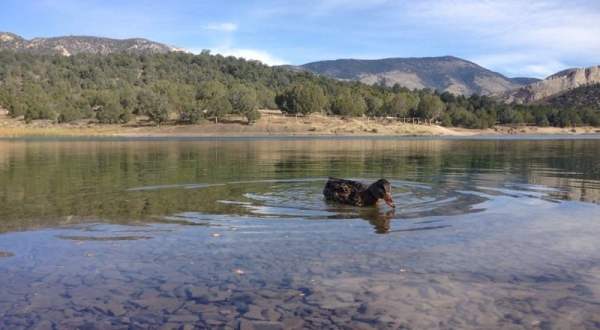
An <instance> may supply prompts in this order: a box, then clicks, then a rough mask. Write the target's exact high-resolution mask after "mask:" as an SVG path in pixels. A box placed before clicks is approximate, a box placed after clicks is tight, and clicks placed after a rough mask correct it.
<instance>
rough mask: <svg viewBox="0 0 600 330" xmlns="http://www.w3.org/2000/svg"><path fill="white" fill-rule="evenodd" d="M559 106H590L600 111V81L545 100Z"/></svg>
mask: <svg viewBox="0 0 600 330" xmlns="http://www.w3.org/2000/svg"><path fill="white" fill-rule="evenodd" d="M543 103H545V104H549V105H551V106H553V107H558V108H590V109H593V110H597V111H600V83H597V84H593V85H586V86H581V87H577V88H574V89H571V90H569V91H567V92H564V93H561V94H558V95H555V96H553V97H550V98H548V99H546V100H544V102H543Z"/></svg>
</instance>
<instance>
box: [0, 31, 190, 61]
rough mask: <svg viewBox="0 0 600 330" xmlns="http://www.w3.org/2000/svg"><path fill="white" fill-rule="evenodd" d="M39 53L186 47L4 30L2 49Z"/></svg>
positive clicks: (0, 36) (158, 50)
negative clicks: (35, 35) (32, 35)
mask: <svg viewBox="0 0 600 330" xmlns="http://www.w3.org/2000/svg"><path fill="white" fill-rule="evenodd" d="M3 49H6V50H14V51H17V52H26V53H33V54H38V55H64V56H70V55H75V54H81V53H89V54H102V55H106V54H111V53H118V52H125V53H132V54H157V53H160V54H163V53H168V52H174V51H183V50H182V49H179V48H175V47H172V46H168V45H166V44H163V43H159V42H155V41H151V40H148V39H144V38H128V39H113V38H106V37H95V36H77V35H70V36H60V37H49V38H33V39H25V38H23V37H22V36H20V35H17V34H15V33H11V32H0V50H3Z"/></svg>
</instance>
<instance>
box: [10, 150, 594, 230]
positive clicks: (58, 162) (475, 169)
mask: <svg viewBox="0 0 600 330" xmlns="http://www.w3.org/2000/svg"><path fill="white" fill-rule="evenodd" d="M599 146H600V141H595V140H576V141H575V140H568V141H521V142H515V141H443V140H436V141H433V140H415V141H394V140H308V141H293V140H287V141H286V140H272V141H230V142H223V141H220V142H219V141H204V142H198V141H196V142H193V141H187V142H156V141H146V142H118V141H112V142H110V141H104V142H0V222H1V224H0V226H1V227H0V231H11V230H19V229H28V228H33V227H37V226H46V225H56V224H60V223H67V222H70V221H82V219H90V220H91V221H93V220H94V219H96V220H97V219H102V220H103V221H107V220H108V221H116V222H131V221H138V220H144V221H147V220H148V219H152V218H156V217H161V216H162V215H166V214H173V213H177V212H182V211H203V212H215V213H231V212H233V213H234V214H235V212H240V214H241V213H242V211H243V210H241V209H239V210H236V207H235V206H231V205H225V204H221V203H217V202H216V201H218V200H223V199H228V197H230V196H236V198H237V197H239V196H240V195H241V194H242V187H240V186H239V185H223V186H213V187H210V188H205V189H182V188H179V189H177V188H175V189H161V190H154V191H153V190H148V191H141V192H140V191H137V192H128V191H127V189H129V188H132V187H143V186H151V185H173V184H190V183H219V182H229V181H238V180H260V179H282V178H306V177H326V176H340V177H361V178H377V177H388V178H394V179H401V180H411V181H422V182H427V183H430V184H432V185H434V186H436V185H441V186H444V187H446V188H449V189H462V188H464V187H469V186H476V185H481V184H485V185H488V186H490V185H491V186H493V185H503V184H504V183H505V182H507V181H510V182H522V183H533V184H542V185H546V186H552V187H558V188H561V189H562V190H564V193H563V196H561V197H563V198H567V199H573V200H583V201H588V202H598V201H599V200H600V193H599V192H600V184H599V181H600V169H599V167H598V164H599V163H600V155H599V153H597V152H596V150H598V147H599ZM252 189H254V190H256V192H259V193H260V192H267V191H268V190H269V185H265V184H257V185H255V186H253V187H252ZM382 226H383V227H385V226H384V225H382ZM383 227H382V228H383Z"/></svg>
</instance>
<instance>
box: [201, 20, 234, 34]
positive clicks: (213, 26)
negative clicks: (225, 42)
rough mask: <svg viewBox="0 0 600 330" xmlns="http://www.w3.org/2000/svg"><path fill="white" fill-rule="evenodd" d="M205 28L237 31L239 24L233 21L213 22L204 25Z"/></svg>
mask: <svg viewBox="0 0 600 330" xmlns="http://www.w3.org/2000/svg"><path fill="white" fill-rule="evenodd" d="M204 29H205V30H209V31H218V32H235V31H237V29H238V26H237V24H235V23H231V22H225V23H212V24H209V25H207V26H205V27H204Z"/></svg>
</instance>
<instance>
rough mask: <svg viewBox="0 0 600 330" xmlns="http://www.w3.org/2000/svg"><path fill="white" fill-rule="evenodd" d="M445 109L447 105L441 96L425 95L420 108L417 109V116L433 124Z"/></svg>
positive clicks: (422, 97)
mask: <svg viewBox="0 0 600 330" xmlns="http://www.w3.org/2000/svg"><path fill="white" fill-rule="evenodd" d="M445 108H446V105H445V104H444V102H442V100H441V99H440V97H439V96H437V95H435V94H424V95H423V96H421V100H420V102H419V106H418V107H417V116H418V117H420V118H423V119H426V120H428V121H429V122H431V121H433V120H436V119H437V118H439V117H440V116H441V115H442V114H443V113H444V110H445Z"/></svg>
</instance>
